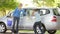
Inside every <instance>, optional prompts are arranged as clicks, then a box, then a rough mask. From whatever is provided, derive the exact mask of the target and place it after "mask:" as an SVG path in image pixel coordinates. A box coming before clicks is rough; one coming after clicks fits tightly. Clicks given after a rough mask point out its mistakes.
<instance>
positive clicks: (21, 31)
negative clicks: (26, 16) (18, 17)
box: [8, 30, 60, 34]
mask: <svg viewBox="0 0 60 34" xmlns="http://www.w3.org/2000/svg"><path fill="white" fill-rule="evenodd" d="M8 31H9V32H10V30H8ZM19 32H20V33H34V31H31V30H19ZM45 34H48V33H47V32H46V33H45ZM56 34H60V30H57V32H56Z"/></svg>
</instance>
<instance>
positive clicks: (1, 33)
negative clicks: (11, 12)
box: [0, 32, 34, 34]
mask: <svg viewBox="0 0 60 34" xmlns="http://www.w3.org/2000/svg"><path fill="white" fill-rule="evenodd" d="M0 34H12V33H9V32H7V33H0ZM19 34H34V33H19Z"/></svg>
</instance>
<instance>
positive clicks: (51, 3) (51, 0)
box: [33, 0, 58, 7]
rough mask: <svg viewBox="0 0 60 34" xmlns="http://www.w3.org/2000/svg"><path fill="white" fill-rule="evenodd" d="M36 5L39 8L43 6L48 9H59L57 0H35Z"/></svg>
mask: <svg viewBox="0 0 60 34" xmlns="http://www.w3.org/2000/svg"><path fill="white" fill-rule="evenodd" d="M33 2H34V3H36V5H38V6H39V7H41V6H47V7H57V6H58V5H57V3H55V0H33Z"/></svg>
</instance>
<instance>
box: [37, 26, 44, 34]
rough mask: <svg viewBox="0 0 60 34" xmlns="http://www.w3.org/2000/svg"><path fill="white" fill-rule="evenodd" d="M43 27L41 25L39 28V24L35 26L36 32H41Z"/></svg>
mask: <svg viewBox="0 0 60 34" xmlns="http://www.w3.org/2000/svg"><path fill="white" fill-rule="evenodd" d="M43 29H44V28H43V27H42V26H41V27H40V28H39V26H37V27H36V30H37V33H42V30H43Z"/></svg>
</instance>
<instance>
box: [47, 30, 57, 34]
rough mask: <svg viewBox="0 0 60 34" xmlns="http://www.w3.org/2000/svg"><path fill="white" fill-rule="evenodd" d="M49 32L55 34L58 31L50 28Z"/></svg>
mask: <svg viewBox="0 0 60 34" xmlns="http://www.w3.org/2000/svg"><path fill="white" fill-rule="evenodd" d="M48 33H49V34H55V33H56V30H49V31H48Z"/></svg>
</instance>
